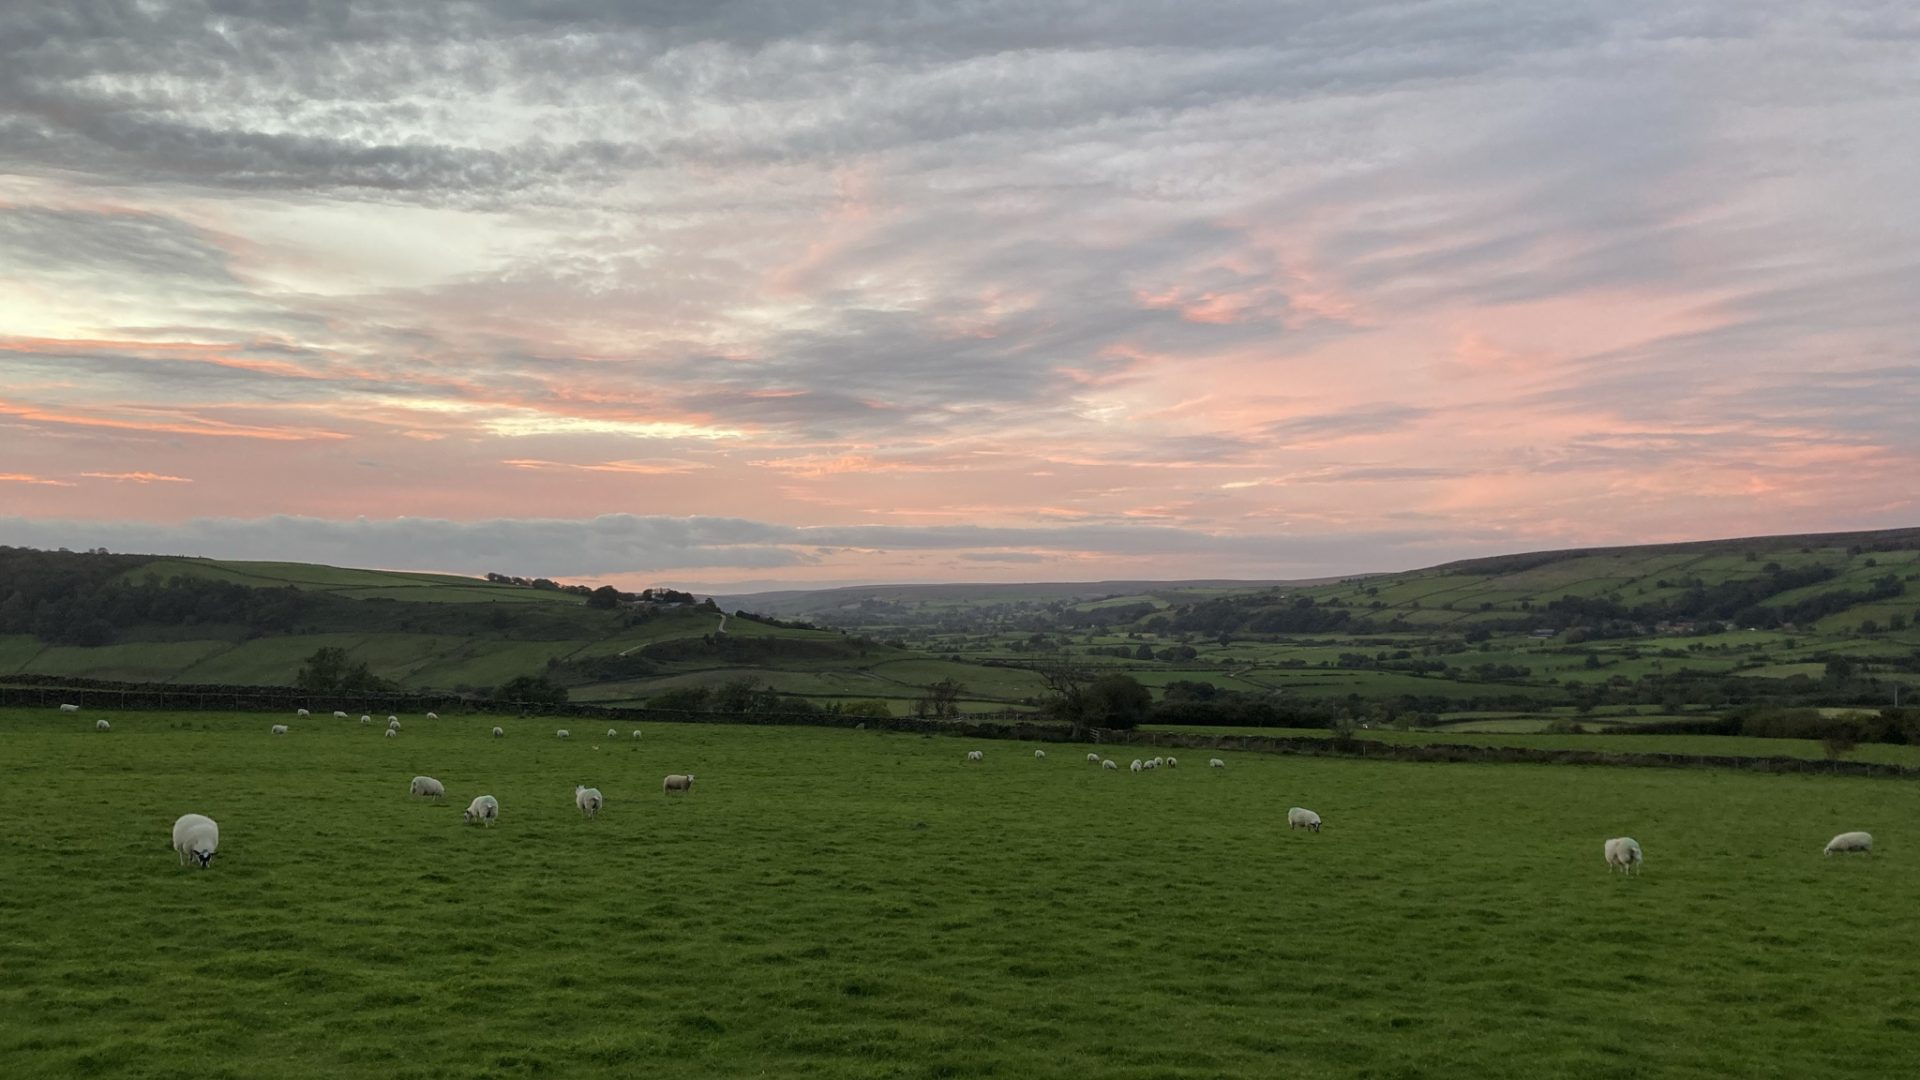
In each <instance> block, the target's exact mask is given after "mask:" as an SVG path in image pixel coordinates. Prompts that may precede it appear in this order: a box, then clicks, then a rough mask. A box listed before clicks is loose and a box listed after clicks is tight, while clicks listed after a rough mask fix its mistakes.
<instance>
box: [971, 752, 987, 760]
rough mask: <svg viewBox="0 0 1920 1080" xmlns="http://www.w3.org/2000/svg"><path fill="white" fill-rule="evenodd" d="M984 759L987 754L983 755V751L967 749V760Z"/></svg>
mask: <svg viewBox="0 0 1920 1080" xmlns="http://www.w3.org/2000/svg"><path fill="white" fill-rule="evenodd" d="M986 759H987V755H985V754H983V753H981V752H980V751H978V750H969V751H967V760H968V761H985V760H986Z"/></svg>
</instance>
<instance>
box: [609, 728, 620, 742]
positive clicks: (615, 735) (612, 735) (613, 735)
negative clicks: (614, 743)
mask: <svg viewBox="0 0 1920 1080" xmlns="http://www.w3.org/2000/svg"><path fill="white" fill-rule="evenodd" d="M619 737H620V733H619V732H617V731H615V730H613V729H612V728H608V729H607V738H609V739H617V738H619Z"/></svg>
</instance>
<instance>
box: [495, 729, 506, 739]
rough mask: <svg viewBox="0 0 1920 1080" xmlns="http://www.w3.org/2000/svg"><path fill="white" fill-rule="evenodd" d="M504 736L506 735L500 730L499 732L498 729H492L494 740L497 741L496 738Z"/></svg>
mask: <svg viewBox="0 0 1920 1080" xmlns="http://www.w3.org/2000/svg"><path fill="white" fill-rule="evenodd" d="M505 734H506V732H504V731H502V730H500V729H499V728H498V727H496V728H494V729H493V737H494V738H496V739H497V738H499V737H500V736H502V735H505Z"/></svg>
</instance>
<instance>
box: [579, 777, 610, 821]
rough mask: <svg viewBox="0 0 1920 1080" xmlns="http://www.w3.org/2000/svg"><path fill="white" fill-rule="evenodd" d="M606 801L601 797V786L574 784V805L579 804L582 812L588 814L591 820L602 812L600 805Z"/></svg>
mask: <svg viewBox="0 0 1920 1080" xmlns="http://www.w3.org/2000/svg"><path fill="white" fill-rule="evenodd" d="M606 801H607V800H606V799H604V798H602V797H601V795H600V789H599V788H594V787H581V786H579V785H575V786H574V789H573V805H575V806H578V807H579V808H580V812H581V813H582V814H584V815H586V817H587V819H588V820H589V821H591V820H592V819H593V818H594V816H595V815H597V814H599V813H600V807H601V806H603V805H605V803H606Z"/></svg>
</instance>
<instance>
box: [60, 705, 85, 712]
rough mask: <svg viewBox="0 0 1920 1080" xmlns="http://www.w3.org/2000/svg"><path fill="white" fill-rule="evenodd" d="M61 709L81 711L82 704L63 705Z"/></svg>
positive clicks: (64, 710) (63, 710)
mask: <svg viewBox="0 0 1920 1080" xmlns="http://www.w3.org/2000/svg"><path fill="white" fill-rule="evenodd" d="M60 711H61V712H79V711H80V706H78V705H62V706H60Z"/></svg>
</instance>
